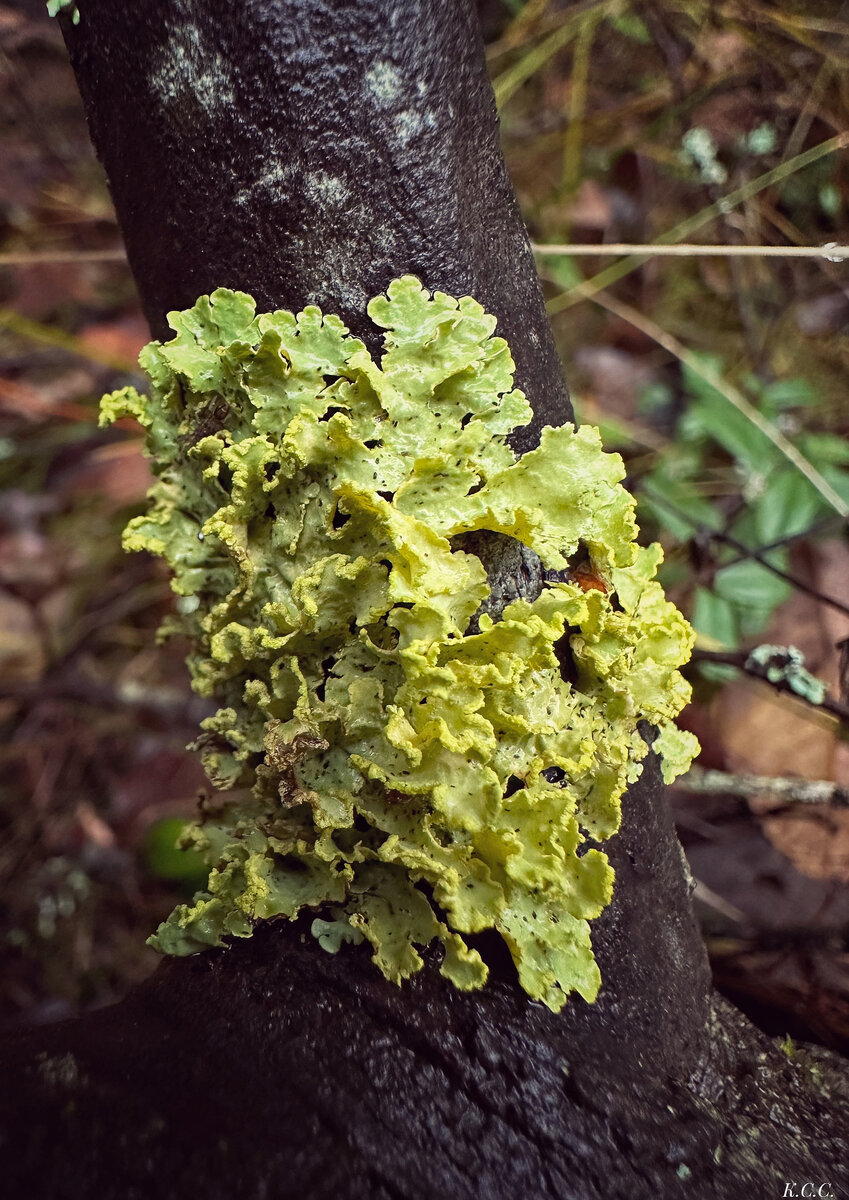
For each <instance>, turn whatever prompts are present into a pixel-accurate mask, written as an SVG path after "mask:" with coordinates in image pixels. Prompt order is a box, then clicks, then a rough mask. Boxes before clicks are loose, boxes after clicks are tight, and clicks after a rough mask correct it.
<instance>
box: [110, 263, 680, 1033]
mask: <svg viewBox="0 0 849 1200" xmlns="http://www.w3.org/2000/svg"><path fill="white" fill-rule="evenodd" d="M368 312H369V315H370V317H371V319H372V320H373V321H374V322H375V323H376V324H377V325H379V326H380V327H382V328H383V329H384V330H385V334H384V353H383V356H382V358H381V359H380V361H379V362H378V361H375V359H373V358H372V356H371V355H370V354H369V352H368V351H367V350H366V349H365V347H364V346H363V344H362V343H361V342H359V341H358V340H357V339H355V338H353V337H351V336H350V335H349V334H348V332H347V330H346V329H345V327H344V325H343V324H342V322H341V321H340V320H339V319H338V317H334V316H322V314H321V312H319V310H318V309H316V308H307V309H306V310H305V311H304V312H303V313H300V314H298V316H297V317H296V316H294V315H292V314H291V313H288V312H275V313H269V314H264V315H261V316H256V315H255V307H254V303H253V301H252V300H251V298H250V297H249V296H246V295H244V294H242V293H238V292H230V291H225V290H220V291H217V292H215V293H214V294H213V295H212V296H211V297H206V296H204V297H202V298H201V299H200V300H199V301H198V303H197V304H196V305H195V306H194V307H193V308H192V309H189V310H187V311H186V312H182V313H172V314H171V316H170V321H171V325H172V327H173V329H174V330H175V332H176V337H175V338H174V339H173V340H172V341H170V342H168V343H167V344H164V345H162V344H160V343H152V344H151V345H149V346H148V347H146V349H145V350H144V351H143V353H142V359H141V361H142V365H143V366H144V368H145V370H146V372H147V374H148V375H149V377H150V381H151V394H150V396H149V397H141V396H139V395H138V393H136V392H135V391H133V390H132V389H124V390H123V391H121V392H117V393H114V394H113V395H112V396H109V397H107V398H106V399H105V401H104V405H103V414H104V419H105V420H112V419H115V418H116V417H119V416H123V415H130V416H133V417H135V418H136V419H137V420H139V421H140V422H141V424H142V425H143V426H144V427H145V429H146V433H147V447H148V453H149V454H150V455H151V457H152V458H153V460H154V465H155V470H156V473H157V476H158V479H157V482H156V484H155V486H154V488H153V489H152V491H151V497H150V500H151V503H150V507H149V510H148V512H147V514H146V515H145V516H141V517H138V518H136V519H135V520H133V521H131V522H130V524H129V526H128V528H127V531H126V534H125V545H126V546H127V548H128V549H146V550H150V551H152V552H153V553H155V554H158V555H161V556H162V557H164V558H165V559H166V560H167V562H168V563H169V565H170V567H171V569H172V571H173V587H174V590H175V591H176V592H177V593H178V594H179V595H180V596H182V597H187V598H190V599H189V602H188V603H186V602H184V603H183V604H182V605H181V606H180V607H181V608H182V609H183V611H182V614H181V615H180V616H179V617H174V618H172V619H171V622H170V624H169V628H179V629H181V630H182V631H184V632H185V633H187V634H188V635H189V638H190V640H191V645H192V647H193V649H192V652H191V655H190V657H189V666H190V669H191V674H192V680H193V684H194V687H195V689H196V690H197V691H199V692H200V693H201V694H203V695H206V696H215V697H217V698H218V699H219V701H220V702H221V704H222V707H221V708H220V709H219V711H218V712H217V714H216V715H215V716H213V717H211V718H210V719H208V720H207V721H206V722H204V733H203V734H202V736H201V738H200V747H201V750H202V753H203V757H204V762H205V765H206V769H207V771H208V773H209V776H210V779H211V780H212V781H213V783H215V784H216V785H217V786H218V787H220V788H223V789H229V790H230V791H231V793H232V794H231V795H229V796H226V797H220V798H219V799H218V800H217V801H215V802H207V803H206V805H205V808H204V812H203V815H202V817H201V819H200V821H199V822H198V823H197V824H196V825H194V826H193V827H191V828H190V829H189V831H188V832H187V833H186V834H184V836H183V842H184V844H186V845H191V846H192V847H193V848H195V849H197V850H199V851H200V852H201V853H202V854H203V855H204V857H205V858H206V860H207V861H208V863H209V864H210V867H211V872H210V876H209V881H208V884H207V889H206V891H204V892H201V893H199V894H198V895H197V896H196V897H195V900H194V903H193V904H192V905H181V906H180V907H178V908H177V909H176V910H175V912H174V913H173V914H172V915H171V917H169V919H168V920H167V921H166V922H165V923H164V924H163V925H162V926H161V927H160V929H159V930H158V932H157V934H156V935H155V937H154V938H152V939H151V940H152V944H153V945H155V946H156V947H157V948H158V949H160V950H162V951H164V952H166V953H171V954H187V953H192V952H193V951H196V950H199V949H202V948H203V947H206V946H211V945H218V944H220V943H221V941H222V939H223V938H225V937H227V936H228V935H230V936H237V937H245V936H247V935H249V934H250V932H251V929H252V927H253V923H254V921H255V920H256V919H257V918H266V917H279V916H285V917H288V918H294V917H295V916H296V915H297V914H298V913H299V912H300V911H301V910H302V909H304V908H308V909H309V908H314V909H316V910H317V919H316V920H315V922H314V925H313V933H314V935H315V936H316V937H317V938H318V939H319V941H320V943H321V944H322V946H324V947H325V949H328V950H331V951H335V950H337V949H338V948H339V947H340V945H341V943H342V942H345V941H358V940H361V939H363V938H365V939H366V940H367V941H368V942H370V943H371V945H372V946H373V948H374V958H375V962H376V964H377V966H378V967H379V968H380V970H381V971H383V973H384V974H385V975H386V976H387V977H388V978H389V979H392V980H395V981H396V982H400V981H401V980H402V979H404V978H406V977H408V976H410V975H412V974H413V973H414V972H415V971H417V970H418V969H419V968H420V967H421V965H422V959H421V956H420V953H419V949H420V948H421V947H423V946H426V945H428V944H429V943H431V942H432V941H433V940H434V939H438V940H439V941H441V942H442V944H443V946H444V958H443V962H442V968H441V969H442V972H443V974H444V975H446V976H447V977H448V978H449V979H450V980H452V981H453V982H454V983H455V984H456V985H457V986H458V987H461V988H476V987H480V986H481V985H482V984H483V983H484V982H485V980H486V977H487V967H486V964H485V963H484V962H483V960H482V958H481V956H480V954H479V953H478V951H477V949H475V948H473V946H471V945H470V944H469V942H468V941H467V935H474V934H476V933H478V932H480V931H482V930H485V929H495V930H497V931H498V933H500V935H501V936H502V937H503V939H504V941H505V942H506V943H507V945H508V947H509V949H510V953H511V954H512V957H513V959H514V961H515V963H516V967H517V970H518V973H519V978H520V980H521V983H522V986H523V987H524V988H525V990H526V991H527V992H528V993H529V994H530V995H531V996H533V997H536V998H538V999H540V1000H542V1001H544V1003H546V1004H547V1005H549V1007H551V1008H553V1009H555V1010H556V1009H559V1008H560V1007H561V1006H562V1005H563V1003H564V1002H565V999H566V997H567V995H568V994H569V992H571V991H577V992H579V993H580V994H581V995H582V996H583V997H585V998H586V999H587V1000H592V999H594V998H595V996H596V993H597V992H598V988H599V983H600V978H599V971H598V967H597V965H596V962H595V959H594V958H593V953H592V947H591V944H590V926H589V922H590V921H591V920H592V919H593V918H594V917H597V916H598V915H599V913H600V912H601V911H602V910H603V908H604V907H605V905H606V904H607V903H608V902H609V900H610V897H611V889H612V884H613V872H612V870H611V868H610V866H609V864H608V862H607V858H606V856H605V855H604V854H603V853H602V852H601V851H600V850H599V849H597V848H595V847H594V846H588V845H587V839H588V838H591V839H593V840H601V839H604V838H607V837H609V836H610V835H611V834H612V833H614V832H615V831H616V829H617V827H618V825H619V818H620V797H621V795H622V793H623V791H624V789H625V787H626V786H627V784H628V782H629V781H632V780H633V779H635V778H636V777H637V776H638V775H639V773H640V769H641V764H640V760H641V759H642V758H643V756H644V755H645V753H646V744H645V742H644V741H643V739H642V738H641V736H640V734H639V732H638V729H637V723H638V721H640V720H641V719H646V720H648V721H650V722H652V723H654V724H656V725H659V726H660V727H661V728H662V729H664V730H665V731H666V732H665V734H664V735H663V736H664V738H665V741H664V745H666V746H668V747H669V748H670V749H671V750H673V751H674V756H675V757H676V759H677V760H678V761H677V762H676V763H675V766H676V769H678V770H680V769H681V768H682V766H685V765H686V761H685V760H686V757H687V753H688V752H689V751H691V750H692V746H691V745H690V744H689V743H688V742H687V741H686V740H683V741H682V739H681V737H680V735H679V736H677V737H676V735H674V734H672V733H670V732H669V730H670V722H671V721H672V720H673V718H674V717H675V715H676V714H677V713H678V711H679V710H680V709H681V707H682V705H683V704H684V703H685V702H686V700H687V697H688V687H687V685H686V684H685V682H684V681H683V679H682V678H681V676H680V675H679V673H678V670H677V668H678V667H679V666H680V665H681V663H682V662H683V661H684V660H685V659H686V658H687V655H688V653H689V650H690V646H691V631H690V629H689V627H688V626H687V624H686V622H685V621H684V620H683V618H682V617H681V616H680V614H679V613H678V612H677V610H676V609H675V608H674V607H673V606H672V605H671V604H669V603H668V602H667V601H666V600H665V598H664V596H663V593H662V591H661V589H660V587H659V585H658V584H657V583H656V582H655V581H654V578H653V577H654V574H655V569H656V566H657V562H658V559H659V557H660V552H659V550H658V549H657V548H656V547H652V548H650V549H642V550H639V549H638V548H637V546H636V543H635V540H634V539H635V534H636V528H635V524H634V512H633V502H632V500H631V498H630V497H629V495H628V494H627V492H626V491H625V490H624V489H623V488H622V486H621V483H620V480H621V479H622V476H623V474H624V471H623V467H622V462H621V460H620V459H619V458H618V456H616V455H613V454H605V453H604V452H603V451H602V449H601V445H600V441H599V436H598V433H597V431H596V430H594V429H591V428H586V427H584V428H582V429H579V430H577V431H576V430H575V429H573V428H572V427H564V428H560V429H551V428H549V429H546V430H545V431H544V433H543V436H542V441H541V444H540V446H539V448H538V449H536V450H534V451H532V452H531V453H529V454H526V455H525V456H524V457H523V458H521V459H519V460H517V459H516V456H515V455H514V453H513V451H512V450H511V449H510V448H509V446H508V445H507V442H506V440H505V435H506V434H508V433H509V432H510V431H511V430H512V429H513V428H514V427H516V426H517V425H521V424H523V423H525V422H527V420H528V419H529V417H530V409H529V407H528V404H527V401H526V400H525V397H524V396H523V395H522V393H521V392H518V391H515V390H511V389H512V379H513V363H512V360H511V358H510V353H509V350H508V347H507V345H506V343H505V342H504V341H503V340H502V339H500V338H496V337H493V336H492V334H493V330H494V328H495V319H494V318H493V317H491V316H489V315H487V314H486V313H485V312H484V310H483V309H482V308H481V306H480V305H479V304H477V303H476V301H474V300H473V299H471V298H469V297H466V298H464V299H461V300H459V301H458V300H454V299H452V298H451V297H450V296H446V295H444V294H442V293H440V292H437V293H435V294H433V295H430V294H429V293H428V292H427V291H425V290H424V289H423V288H422V287H421V285H420V284H419V282H418V281H417V280H416V279H414V278H412V277H406V278H404V279H400V280H396V281H395V282H394V283H392V284H391V285H390V286H389V288H388V291H387V294H386V295H381V296H378V297H376V298H375V299H374V300H372V302H371V304H370V305H369V308H368ZM475 530H490V531H494V532H496V533H498V534H500V535H506V536H507V537H510V538H515V539H518V541H520V542H522V543H524V545H525V546H526V547H528V548H529V549H530V550H531V551H534V552H535V553H536V554H537V555H538V556H539V558H540V559H541V560H542V563H543V564H544V566H545V567H547V568H551V569H554V570H559V571H564V570H565V569H567V568H568V567H569V566H570V564H571V563H572V562H573V561H575V562H577V559H578V558H580V559H582V560H587V559H588V560H589V562H588V563H587V562H586V561H584V562H583V570H584V575H583V576H582V575H581V574H580V572H577V573H576V574H575V577H574V580H573V581H566V582H562V581H557V582H548V583H546V584H545V585H544V586H543V588H542V591H541V594H540V595H539V596H538V597H537V598H536V599H520V600H515V601H514V602H513V603H510V604H508V605H507V607H506V608H504V610H503V612H502V613H500V614H496V618H497V619H494V620H493V619H492V617H491V616H489V615H487V613H486V612H481V611H480V610H481V606H482V604H484V602H485V601H486V600H487V598H488V596H489V588H488V584H487V577H486V572H485V570H484V568H483V566H482V563H481V561H480V559H479V558H478V557H476V556H475V555H474V554H473V553H470V552H469V551H468V550H463V549H460V548H459V545H458V543H457V541H456V540H455V539H457V537H458V535H462V534H468V533H469V532H470V531H475ZM461 542H462V544H464V545H469V544H472V543H470V542H469V541H468V539H466V540H465V541H464V540H463V539H461ZM588 580H589V582H588ZM566 646H568V649H567V650H565V651H564V648H565V647H566ZM564 652H565V653H566V654H570V655H571V659H572V661H573V663H574V669H573V671H572V672H571V677H572V679H573V680H574V682H569V681H567V680H566V679H564V678H562V677H561V669H560V661H559V658H558V654H560V656H561V657H562V656H563V654H564ZM319 910H320V911H321V912H322V913H323V914H324V915H322V916H319V915H318V911H319ZM328 916H329V917H330V918H331V920H327V919H325V917H328Z"/></svg>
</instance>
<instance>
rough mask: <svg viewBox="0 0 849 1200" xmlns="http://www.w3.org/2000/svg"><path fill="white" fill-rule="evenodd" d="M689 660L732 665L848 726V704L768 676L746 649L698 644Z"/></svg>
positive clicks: (765, 669) (827, 694) (761, 665)
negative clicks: (709, 646)
mask: <svg viewBox="0 0 849 1200" xmlns="http://www.w3.org/2000/svg"><path fill="white" fill-rule="evenodd" d="M691 662H695V663H699V662H707V663H718V664H719V665H720V666H726V667H734V668H735V669H736V670H738V671H741V672H742V673H743V674H744V675H749V676H750V677H751V678H752V679H759V680H760V681H761V683H768V684H769V686H770V687H771V688H773V689H774V690H775V691H776V692H780V693H781V694H782V695H785V696H793V697H795V699H796V700H803V701H804V702H805V704H809V705H810V706H811V708H817V709H822V711H823V712H827V713H831V715H832V716H833V717H836V718H837V719H838V721H840V722H841V723H842V724H843V725H845V726H846V727H847V728H849V704H844V703H843V702H842V701H841V700H836V699H835V698H834V696H831V695H829V693H828V692H825V693H824V694H823V695H822V697H821V698H819V697H818V698H816V699H812V698H811V697H810V696H808V695H804V694H803V693H802V692H798V691H796V690H795V689H794V688H793V687H792V686H791V685H790V683H789V682H788V680H787V679H783V678H770V675H769V673H768V668H767V667H766V666H764V665H763V664H761V663H759V662H757V661H756V660H755V658H754V656H753V655H752V653H751V652H750V651H748V650H702V649H701V648H700V647H699V646H696V648H695V650H694V651H693V655H692V658H691Z"/></svg>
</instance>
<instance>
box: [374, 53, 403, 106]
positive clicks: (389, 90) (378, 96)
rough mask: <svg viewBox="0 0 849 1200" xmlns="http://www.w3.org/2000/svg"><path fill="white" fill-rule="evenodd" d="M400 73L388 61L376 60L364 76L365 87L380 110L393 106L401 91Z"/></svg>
mask: <svg viewBox="0 0 849 1200" xmlns="http://www.w3.org/2000/svg"><path fill="white" fill-rule="evenodd" d="M401 79H402V77H401V72H400V71H399V70H398V68H397V67H396V66H395V65H394V64H393V63H391V62H389V60H388V59H380V58H379V59H377V60H376V62H374V63H373V64H372V65H371V67H369V69H368V71H366V74H365V85H366V87H367V89H368V90H369V92H370V93H371V95H372V98H373V99H374V101H375V103H377V104H378V105H379V106H380V107H381V108H389V107H390V106H391V105H393V104H394V103H395V101H396V99H397V97H398V93H399V92H400V90H401V86H402V83H401Z"/></svg>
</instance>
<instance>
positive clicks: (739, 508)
mask: <svg viewBox="0 0 849 1200" xmlns="http://www.w3.org/2000/svg"><path fill="white" fill-rule="evenodd" d="M699 359H700V361H702V362H703V363H705V364H706V365H707V366H709V367H711V368H713V371H714V372H715V373H717V374H719V373H721V368H722V364H721V362H720V360H719V359H718V358H716V357H715V356H711V355H699ZM743 382H744V386H745V388H746V391H747V392H748V394H749V396H750V397H751V398H752V400H753V401H754V402H755V403H756V405H757V407H758V409H759V411H760V413H761V414H762V416H764V417H765V418H766V419H767V421H769V422H770V423H772V424H773V425H775V426H776V427H778V428H779V429H781V430H782V432H783V433H784V434H785V436H787V437H789V438H790V440H791V441H792V442H793V444H794V445H795V446H796V447H797V448H798V449H799V450H800V451H801V452H802V453H803V454H804V455H805V457H806V458H807V459H808V460H809V461H810V462H811V463H813V464H814V465H815V466H816V468H817V469H818V471H819V473H820V474H821V475H822V476H823V477H824V478H825V479H826V480H827V482H828V483H830V484H831V486H832V487H833V488H834V490H835V491H836V492H837V493H838V494H839V495H841V496H842V497H844V498H845V499H846V500H847V501H849V444H847V442H846V441H845V440H844V439H843V438H841V437H838V436H837V435H835V434H832V433H827V432H812V431H810V430H806V429H804V428H803V425H802V418H803V416H804V415H805V414H806V413H810V412H812V411H813V410H814V409H815V407H816V405H817V403H818V397H817V395H816V393H815V392H814V390H813V389H812V387H811V386H810V384H809V383H808V382H807V381H806V380H804V379H802V378H791V379H784V380H779V381H776V382H773V383H765V382H764V381H763V380H761V379H759V378H758V377H757V376H756V375H754V374H751V373H750V374H749V375H747V376H746V377H745V379H744V381H743ZM682 389H683V395H682V398H681V402H680V412H679V415H678V416H677V417H676V419H675V420H674V424H673V429H672V433H671V440H670V445H669V447H668V448H667V449H666V451H665V452H664V453H663V455H662V458H661V459H660V460H659V461H657V462H656V463H655V465H654V466H653V467H652V468H651V469H650V470H649V471H647V472H646V473H645V474H643V475H640V476H639V477H638V478H637V479H636V483H635V486H636V491H637V494H638V501H639V512H640V514H641V519H642V522H643V523H644V524H645V525H646V526H647V527H649V528H657V530H659V531H665V534H666V537H665V539H664V540H665V541H666V543H667V548H668V547H669V540H670V537H671V538H672V539H674V540H675V541H676V542H678V543H679V544H690V543H693V542H694V539H695V542H696V544H698V543H699V541H702V542H704V543H705V544H706V546H707V547H708V548H709V555H708V560H709V562H708V565H709V573H712V575H713V578H712V580H710V581H709V582H707V583H705V582H702V583H699V584H697V586H696V587H695V589H694V592H693V599H692V614H691V619H692V621H693V624H694V626H695V628H696V631H697V632H698V633H700V634H702V635H704V636H706V637H708V638H711V639H713V640H714V641H716V642H718V643H721V644H722V645H723V646H726V647H730V648H733V647H737V646H739V645H740V643H741V642H742V641H744V640H747V639H751V638H755V637H757V636H758V635H759V634H760V633H761V632H762V631H763V630H764V628H765V627H766V625H767V624H768V622H769V620H770V617H771V616H772V614H773V613H774V612H775V610H776V608H777V607H778V606H779V605H780V604H781V603H782V602H783V601H784V600H786V599H787V598H788V596H789V595H790V594H791V591H792V584H791V583H790V582H788V580H786V579H782V578H781V577H780V576H779V575H777V574H776V573H775V571H773V570H770V567H774V568H777V569H778V570H779V571H781V572H785V573H787V572H789V571H790V556H789V546H790V544H791V543H792V542H794V541H795V540H797V539H799V538H800V536H802V535H805V534H806V533H808V532H809V531H816V529H817V528H818V527H819V525H820V523H821V522H823V520H824V519H825V518H828V517H829V516H830V515H832V513H833V510H832V509H831V508H830V506H829V504H828V502H827V501H826V500H825V499H824V498H823V496H822V495H821V493H820V492H819V491H818V490H817V488H816V487H815V486H814V485H813V484H812V483H811V482H810V481H809V480H808V479H806V478H805V476H804V475H803V474H802V473H801V472H800V471H799V470H798V469H797V468H796V467H795V466H794V465H793V464H792V463H790V462H788V461H787V459H786V458H785V457H784V456H783V455H782V454H781V452H780V450H779V449H778V448H777V447H776V446H775V445H774V443H773V442H771V441H770V440H769V438H767V437H766V436H765V435H764V433H763V432H761V430H760V429H758V428H757V427H756V426H755V425H753V424H752V422H751V421H750V420H749V419H748V418H747V417H746V416H745V415H744V414H743V413H740V412H738V411H737V410H736V409H734V408H733V407H732V406H731V405H730V404H729V403H728V401H727V399H726V398H725V397H724V396H722V395H721V394H720V393H719V392H718V391H717V389H716V388H715V387H713V386H712V385H711V384H710V383H708V382H707V381H706V380H705V379H704V378H702V377H701V376H700V375H699V374H697V373H696V372H695V371H693V370H692V369H690V367H688V366H687V364H683V365H682ZM671 405H672V397H671V393H670V392H669V390H668V389H666V388H664V387H662V386H660V387H658V386H654V387H652V388H650V389H646V390H645V391H644V392H643V395H642V400H641V407H642V409H643V411H644V412H646V413H649V412H650V413H653V414H655V415H659V410H665V411H666V412H668V411H669V409H670V407H671ZM759 560H761V561H759ZM767 564H768V565H767ZM670 568H671V570H668V571H667V575H666V582H667V583H669V582H671V581H672V578H674V576H675V574H676V565H675V564H674V563H673V564H670ZM677 573H678V574H680V567H678V568H677Z"/></svg>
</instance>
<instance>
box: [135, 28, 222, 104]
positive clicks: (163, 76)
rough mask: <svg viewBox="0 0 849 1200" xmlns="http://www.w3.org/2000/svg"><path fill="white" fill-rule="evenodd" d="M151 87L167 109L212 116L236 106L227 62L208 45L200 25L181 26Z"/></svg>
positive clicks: (166, 47)
mask: <svg viewBox="0 0 849 1200" xmlns="http://www.w3.org/2000/svg"><path fill="white" fill-rule="evenodd" d="M149 81H150V86H151V88H152V89H153V92H154V94H155V95H156V96H158V98H159V100H160V102H161V103H162V104H163V106H165V107H170V106H172V105H177V104H185V103H186V102H187V101H188V102H190V103H192V102H193V107H194V106H197V107H199V108H200V109H201V110H202V111H203V112H212V111H214V110H215V109H217V108H220V107H221V106H222V105H232V104H234V103H235V99H236V96H235V92H234V90H233V81H232V77H231V75H230V72H229V69H228V64H227V60H226V59H225V58H224V56H223V55H221V54H220V53H219V52H218V51H217V50H215V49H214V48H213V47H210V46H208V45H205V44H204V41H203V38H202V36H201V32H200V30H199V29H198V27H197V26H196V25H192V24H184V25H178V26H176V27H175V28H174V29H172V31H171V36H170V38H169V41H168V42H167V43H166V44H165V45H163V47H162V54H161V56H160V57H159V58H158V60H157V61H156V63H155V64H154V67H153V70H152V71H151V73H150V76H149Z"/></svg>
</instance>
